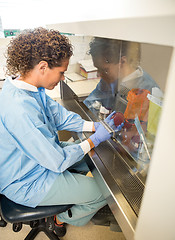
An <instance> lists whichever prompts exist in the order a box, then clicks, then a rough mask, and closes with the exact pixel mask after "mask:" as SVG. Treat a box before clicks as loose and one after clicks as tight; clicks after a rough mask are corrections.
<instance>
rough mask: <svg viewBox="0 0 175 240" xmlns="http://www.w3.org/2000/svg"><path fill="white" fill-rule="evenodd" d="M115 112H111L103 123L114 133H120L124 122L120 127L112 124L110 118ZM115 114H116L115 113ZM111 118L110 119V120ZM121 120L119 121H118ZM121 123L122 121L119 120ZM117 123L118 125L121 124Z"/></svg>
mask: <svg viewBox="0 0 175 240" xmlns="http://www.w3.org/2000/svg"><path fill="white" fill-rule="evenodd" d="M115 113H116V112H115V111H113V112H112V113H111V114H110V115H109V116H108V117H107V118H106V119H105V120H104V121H105V122H106V123H107V124H108V125H109V126H110V127H111V128H112V129H113V130H114V131H115V132H117V131H120V130H121V129H122V127H123V125H124V122H122V123H121V124H120V125H118V126H116V124H115V122H114V118H112V116H113V115H114V114H115ZM116 114H117V113H116ZM111 118H112V119H111ZM120 120H121V119H120ZM121 121H122V120H121ZM121 121H119V123H120V122H121Z"/></svg>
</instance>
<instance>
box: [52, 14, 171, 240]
mask: <svg viewBox="0 0 175 240" xmlns="http://www.w3.org/2000/svg"><path fill="white" fill-rule="evenodd" d="M48 27H49V28H54V29H57V30H59V31H60V32H62V33H66V34H67V36H68V37H69V38H70V41H71V42H72V44H73V46H74V56H73V57H72V59H71V60H70V66H69V69H68V71H67V73H66V74H65V76H66V79H65V81H64V82H62V83H61V100H60V103H61V104H63V105H64V106H65V107H66V108H67V109H69V110H72V111H75V112H77V113H79V114H80V115H81V116H82V117H83V118H84V119H86V120H92V121H101V122H102V123H103V124H104V121H105V120H104V119H105V118H106V117H107V116H109V114H110V113H111V112H112V111H114V110H115V111H116V112H118V114H119V115H118V118H117V119H121V122H120V123H117V120H115V119H114V122H115V121H116V125H117V124H121V123H122V122H123V124H122V128H121V129H119V131H114V130H116V127H114V126H108V127H109V129H110V131H111V132H112V137H111V139H110V140H109V141H106V142H103V143H101V144H100V145H99V146H98V147H97V148H95V149H94V151H91V152H90V153H89V155H90V158H91V161H90V162H89V163H88V164H89V166H90V168H91V171H92V174H93V176H94V178H95V179H96V181H97V184H98V185H99V187H100V189H101V191H102V193H103V195H104V196H105V198H106V200H107V202H108V204H109V206H110V208H111V210H112V212H113V214H114V216H115V218H116V220H117V222H118V223H119V225H120V227H121V229H122V231H123V233H124V235H125V237H126V239H127V240H131V239H136V240H148V239H159V240H164V239H175V228H174V222H175V207H174V203H175V191H174V189H175V177H174V169H175V140H174V135H175V124H174V121H175V107H174V103H175V50H174V47H175V28H174V27H175V15H173V14H172V13H171V14H168V13H167V14H166V15H165V14H162V13H160V14H157V15H155V16H146V15H145V16H142V17H135V18H134V17H132V18H129V17H123V18H120V19H108V20H99V21H87V22H76V23H65V24H55V25H49V26H48ZM94 37H95V38H94ZM100 44H101V45H103V44H104V45H105V44H106V45H105V47H104V46H101V49H100ZM109 45H110V46H109ZM116 45H117V47H116ZM111 49H113V50H111ZM98 51H101V52H102V53H100V54H99V52H98ZM114 55H116V56H117V57H116V58H118V61H117V60H115V59H114V58H115V56H114ZM97 59H98V60H97ZM126 64H128V65H129V68H128V69H127V68H126V69H125V65H126ZM131 68H132V70H131ZM133 69H134V70H133ZM112 74H114V75H115V74H116V75H115V77H114V76H113V75H112ZM109 86H110V87H111V88H108V87H109ZM105 124H106V123H105ZM72 135H73V136H74V138H75V139H80V140H83V139H86V138H88V137H89V136H90V133H83V134H78V135H76V134H75V133H72Z"/></svg>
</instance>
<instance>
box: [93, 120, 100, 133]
mask: <svg viewBox="0 0 175 240" xmlns="http://www.w3.org/2000/svg"><path fill="white" fill-rule="evenodd" d="M100 124H101V123H100V122H94V127H95V131H97V128H98V127H99V126H100Z"/></svg>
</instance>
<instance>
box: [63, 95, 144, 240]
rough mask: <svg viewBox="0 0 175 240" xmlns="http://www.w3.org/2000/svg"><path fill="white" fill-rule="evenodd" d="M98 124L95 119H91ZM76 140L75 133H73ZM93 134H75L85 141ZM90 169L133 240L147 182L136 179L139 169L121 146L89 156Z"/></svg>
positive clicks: (76, 105) (70, 105) (67, 103)
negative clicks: (128, 160)
mask: <svg viewBox="0 0 175 240" xmlns="http://www.w3.org/2000/svg"><path fill="white" fill-rule="evenodd" d="M59 103H60V104H61V105H63V106H64V107H66V108H67V109H68V110H72V111H74V112H76V113H78V114H80V115H81V116H82V118H83V119H85V120H90V119H92V118H93V116H91V113H90V111H88V110H87V109H84V106H83V105H82V104H81V103H80V102H78V101H76V100H75V99H71V100H60V101H59ZM92 120H95V119H92ZM73 135H74V136H75V133H73ZM90 135H91V133H81V134H76V137H78V138H79V139H81V140H83V139H86V138H88V137H89V136H90ZM89 156H90V159H91V161H90V162H88V165H89V167H90V169H91V171H92V174H93V176H94V178H95V180H96V182H97V183H98V186H99V187H100V189H101V191H102V193H103V195H104V197H105V198H106V200H107V202H108V205H109V206H110V208H111V210H112V212H113V214H114V216H115V218H116V220H117V221H118V223H119V225H120V227H121V229H122V231H123V233H124V235H125V237H126V239H128V240H130V239H134V232H135V227H136V222H137V217H138V214H139V209H140V205H141V200H142V196H143V192H144V181H141V179H140V178H139V177H138V176H137V171H136V168H134V165H133V166H131V164H130V165H129V164H128V162H127V158H129V157H130V156H128V155H127V153H125V151H124V150H123V149H122V148H121V146H120V144H118V143H115V142H113V140H112V139H111V140H109V141H106V142H103V143H101V144H100V145H99V146H98V147H97V148H95V149H94V151H91V152H90V153H89Z"/></svg>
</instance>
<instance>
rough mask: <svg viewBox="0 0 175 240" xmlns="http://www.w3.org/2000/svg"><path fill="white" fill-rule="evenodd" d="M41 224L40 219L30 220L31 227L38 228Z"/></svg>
mask: <svg viewBox="0 0 175 240" xmlns="http://www.w3.org/2000/svg"><path fill="white" fill-rule="evenodd" d="M38 226H39V221H38V220H35V221H31V222H30V227H31V228H36V227H38Z"/></svg>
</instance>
